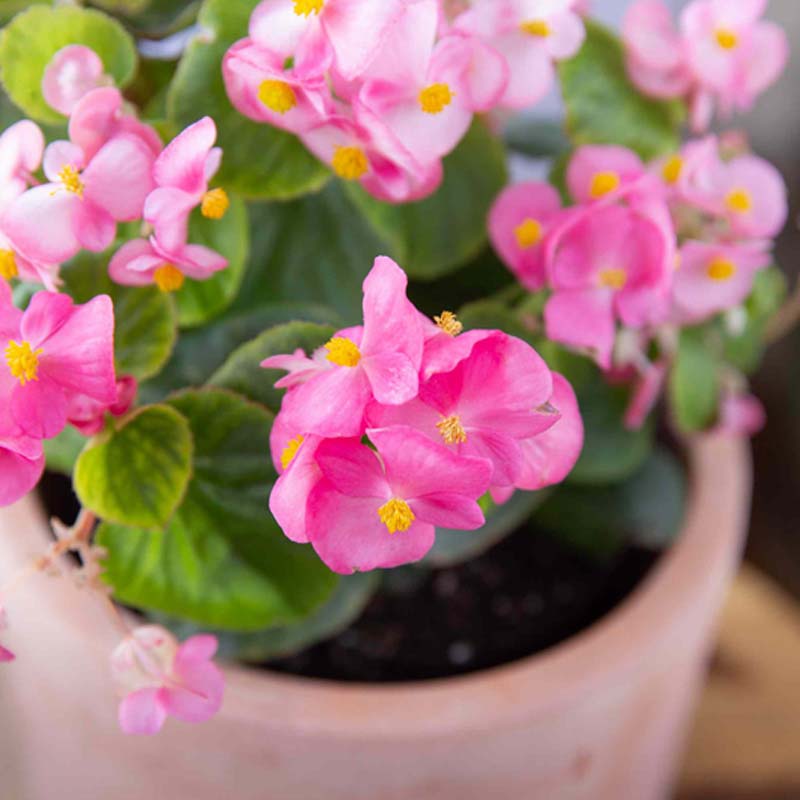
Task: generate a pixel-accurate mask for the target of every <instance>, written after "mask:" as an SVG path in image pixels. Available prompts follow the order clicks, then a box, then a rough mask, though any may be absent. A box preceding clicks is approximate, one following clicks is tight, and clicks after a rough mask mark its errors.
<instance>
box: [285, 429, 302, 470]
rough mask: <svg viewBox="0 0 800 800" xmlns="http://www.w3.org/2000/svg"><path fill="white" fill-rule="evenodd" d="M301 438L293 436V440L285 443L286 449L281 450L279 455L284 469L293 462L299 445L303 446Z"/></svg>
mask: <svg viewBox="0 0 800 800" xmlns="http://www.w3.org/2000/svg"><path fill="white" fill-rule="evenodd" d="M303 441H304V439H303V437H302V436H295V437H294V439H289V441H288V442H287V443H286V447H284V448H283V452H282V453H281V466H282V467H283V468H284V469H287V468H288V466H289V464H291V463H292V461H294V457H295V456H296V455H297V451H298V450H299V449H300V445H301V444H303Z"/></svg>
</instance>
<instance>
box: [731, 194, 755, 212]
mask: <svg viewBox="0 0 800 800" xmlns="http://www.w3.org/2000/svg"><path fill="white" fill-rule="evenodd" d="M725 205H726V206H727V207H728V208H729V209H730V210H731V211H733V212H734V213H735V214H746V213H747V212H748V211H750V210H751V209H752V208H753V197H752V195H751V194H750V192H748V191H747V190H746V189H733V190H732V191H730V192H728V194H727V196H726V197H725Z"/></svg>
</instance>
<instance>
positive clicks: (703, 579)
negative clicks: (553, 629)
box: [0, 437, 750, 800]
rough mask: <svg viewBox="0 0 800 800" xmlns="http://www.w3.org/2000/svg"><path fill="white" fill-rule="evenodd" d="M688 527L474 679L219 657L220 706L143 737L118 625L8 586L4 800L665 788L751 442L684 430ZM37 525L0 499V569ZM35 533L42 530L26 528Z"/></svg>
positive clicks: (54, 586) (726, 563) (701, 668)
mask: <svg viewBox="0 0 800 800" xmlns="http://www.w3.org/2000/svg"><path fill="white" fill-rule="evenodd" d="M690 461H691V468H692V482H693V486H692V492H691V498H690V506H689V510H688V515H687V520H686V525H685V529H684V532H683V534H682V536H681V538H680V540H679V541H678V543H677V545H676V546H675V547H674V548H673V549H672V551H671V552H670V553H669V554H668V555H666V556H665V557H664V558H663V559H662V560H661V562H659V564H658V565H657V567H656V569H655V570H654V571H653V573H652V574H651V575H650V576H649V577H648V579H647V580H646V581H645V582H644V583H643V585H642V586H641V587H640V588H639V589H638V590H637V591H636V592H635V593H634V594H633V595H632V596H631V597H630V598H629V599H628V600H627V601H626V602H625V603H624V604H623V605H622V606H621V607H619V608H618V609H617V610H615V611H614V612H612V613H611V614H610V615H608V616H607V617H606V618H605V619H604V620H602V621H601V622H600V623H598V624H597V625H595V626H593V627H592V628H591V629H589V630H588V631H586V632H584V633H583V634H581V635H579V636H577V637H574V638H573V639H571V640H569V641H568V642H566V643H564V644H562V645H560V646H558V647H555V648H553V649H551V650H549V651H547V652H545V653H544V654H541V655H539V656H534V657H532V658H530V659H526V660H523V661H520V662H516V663H514V664H511V665H508V666H506V667H501V668H498V669H495V670H490V671H487V672H484V673H479V674H476V675H474V676H467V677H463V678H457V679H451V680H446V681H431V682H426V683H419V684H409V685H405V686H400V685H391V686H383V687H381V686H358V685H347V686H344V685H339V684H333V683H324V682H318V681H309V680H305V679H295V678H291V677H286V676H273V675H270V674H268V673H264V672H258V671H251V670H246V669H242V668H238V667H234V666H231V667H229V668H228V670H227V674H228V689H227V694H226V700H225V705H224V708H223V710H222V712H221V714H220V715H219V716H218V717H217V718H215V719H214V720H213V721H211V722H210V723H205V724H203V725H198V726H190V725H184V724H181V723H178V722H175V721H174V720H170V721H168V723H167V725H166V727H165V730H164V731H163V732H162V733H161V734H160V735H159V736H158V737H157V738H131V737H126V736H124V735H123V734H121V733H120V732H119V730H118V728H117V725H116V706H115V697H114V689H113V685H112V683H111V679H110V675H109V672H108V669H107V660H108V655H109V653H110V651H111V650H112V649H113V647H114V646H115V644H116V643H117V639H118V635H117V632H116V630H115V629H114V628H113V627H112V625H111V623H110V622H109V620H108V618H107V617H106V616H105V614H104V613H103V611H102V609H101V608H100V607H99V604H98V603H97V602H96V600H94V599H93V598H92V597H91V596H89V595H87V594H85V593H81V592H80V591H79V590H77V589H75V588H73V586H72V585H71V584H70V582H69V581H64V580H55V579H45V578H38V579H36V580H34V581H32V582H30V583H28V584H26V585H25V586H24V587H23V589H21V590H20V591H19V592H18V593H15V594H14V596H13V598H12V600H11V603H10V613H11V616H12V629H11V630H9V631H8V632H7V633H4V641H5V640H7V641H8V643H9V645H10V647H11V648H12V649H13V650H14V651H15V652H16V653H17V656H18V660H17V661H16V662H14V663H12V664H10V665H5V666H4V667H3V669H2V671H0V714H2V719H3V725H2V731H1V732H0V782H2V785H3V788H4V791H3V796H7V797H9V798H13V800H53V798H57V797H64V798H70V799H71V798H82V800H108V798H114V800H142V798H147V799H148V800H149V799H150V798H152V800H160V798H163V797H171V798H176V799H177V798H180V799H181V800H182V799H183V798H192V800H206V798H208V800H211V799H212V798H213V800H219V798H222V797H230V798H232V799H233V798H235V799H236V800H251V798H253V800H255V798H259V800H262V799H263V798H267V800H273V799H274V800H317V798H319V800H395V799H396V800H401V798H402V800H412V799H413V800H449V799H450V798H458V800H473V798H474V799H475V800H486V798H487V797H496V798H502V799H503V800H531V798H534V799H536V798H542V799H543V800H562V799H563V800H567V799H569V800H606V798H607V799H608V800H628V799H629V800H663V799H664V798H667V797H669V791H670V786H671V783H672V780H673V776H674V772H675V768H676V762H677V759H678V758H679V755H680V752H681V747H682V745H683V740H684V734H685V729H686V726H687V722H688V718H689V715H690V712H691V709H692V707H693V703H694V700H695V697H696V693H697V690H698V687H699V685H700V683H701V681H702V678H703V677H704V672H705V663H706V659H707V655H708V652H709V649H710V642H711V633H712V628H713V622H714V618H715V616H716V613H717V611H718V609H719V606H720V604H721V601H722V598H723V594H724V591H725V589H726V587H727V585H728V583H729V581H730V579H731V577H732V574H733V572H734V570H735V568H736V566H737V563H738V558H739V553H740V549H741V544H742V540H743V536H744V532H745V528H746V523H747V513H748V505H749V499H750V472H749V456H748V450H747V444H746V443H745V442H743V441H741V440H735V439H727V438H722V437H713V438H706V439H703V440H699V441H696V442H694V443H693V444H692V445H691V447H690ZM45 536H46V528H45V523H44V519H43V517H42V514H41V511H40V509H39V507H38V505H37V504H36V503H35V502H34V501H33V500H32V499H27V500H25V501H23V502H21V503H19V504H17V505H16V506H14V507H11V508H10V509H6V510H4V511H2V512H0V577H3V576H7V575H8V574H10V573H11V572H13V571H14V570H15V569H16V568H17V567H18V566H19V565H20V564H21V563H23V562H24V561H25V560H26V559H27V558H29V557H30V556H31V555H32V554H34V553H35V552H36V551H37V548H38V546H39V542H41V541H43V539H44V537H45ZM37 537H38V540H37Z"/></svg>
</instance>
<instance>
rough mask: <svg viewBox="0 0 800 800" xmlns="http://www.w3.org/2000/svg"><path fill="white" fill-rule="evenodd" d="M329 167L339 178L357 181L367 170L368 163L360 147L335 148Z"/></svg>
mask: <svg viewBox="0 0 800 800" xmlns="http://www.w3.org/2000/svg"><path fill="white" fill-rule="evenodd" d="M331 166H332V167H333V171H334V172H335V173H336V174H337V175H338V176H339V177H340V178H343V179H344V180H346V181H357V180H358V179H359V178H361V177H362V176H363V175H364V173H365V172H367V170H369V161H367V154H366V153H365V152H364V151H363V150H362V149H361V148H360V147H337V148H336V152H334V154H333V161H332V162H331Z"/></svg>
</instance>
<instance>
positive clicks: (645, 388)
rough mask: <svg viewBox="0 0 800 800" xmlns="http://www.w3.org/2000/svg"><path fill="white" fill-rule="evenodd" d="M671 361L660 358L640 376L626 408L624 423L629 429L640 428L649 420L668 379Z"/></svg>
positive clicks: (648, 365) (650, 364)
mask: <svg viewBox="0 0 800 800" xmlns="http://www.w3.org/2000/svg"><path fill="white" fill-rule="evenodd" d="M668 370H669V362H668V361H667V360H666V359H660V360H659V361H655V362H653V363H650V362H648V364H647V367H646V368H645V369H644V370H643V371H642V373H641V374H640V375H639V376H638V379H637V381H636V384H635V386H634V389H633V394H632V396H631V400H630V402H629V403H628V407H627V409H626V410H625V417H624V420H623V421H624V423H625V427H626V428H628V429H629V430H639V429H640V428H641V427H642V425H644V423H645V422H646V421H647V418H648V417H649V416H650V412H651V411H652V410H653V408H654V407H655V405H656V403H657V402H658V398H659V397H660V396H661V391H662V389H663V388H664V383H665V381H666V379H667V372H668Z"/></svg>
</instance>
